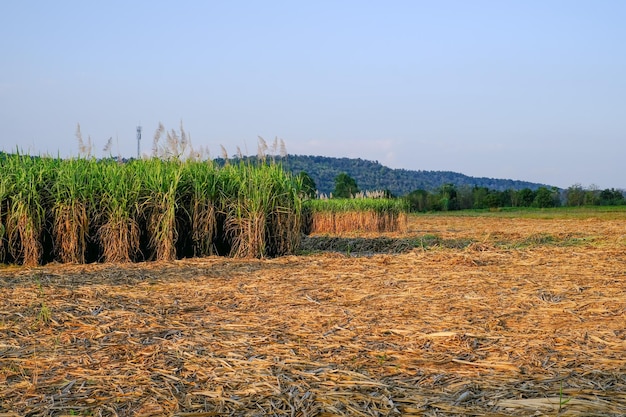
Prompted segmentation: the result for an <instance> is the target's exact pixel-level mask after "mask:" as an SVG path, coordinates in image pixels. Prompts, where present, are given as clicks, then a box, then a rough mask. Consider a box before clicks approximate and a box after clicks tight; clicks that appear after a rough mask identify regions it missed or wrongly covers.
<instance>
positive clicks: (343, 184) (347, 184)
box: [333, 172, 359, 198]
mask: <svg viewBox="0 0 626 417" xmlns="http://www.w3.org/2000/svg"><path fill="white" fill-rule="evenodd" d="M358 192H359V187H358V186H357V184H356V181H355V180H354V178H352V177H351V176H349V175H348V174H346V173H345V172H342V173H341V174H339V175H337V177H335V189H334V190H333V197H334V198H351V197H353V196H355V195H356V194H357V193H358Z"/></svg>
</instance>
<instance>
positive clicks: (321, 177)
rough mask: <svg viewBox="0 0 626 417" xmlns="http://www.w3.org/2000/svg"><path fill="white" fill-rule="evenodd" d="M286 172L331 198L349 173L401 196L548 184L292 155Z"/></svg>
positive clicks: (362, 185) (368, 186) (360, 181)
mask: <svg viewBox="0 0 626 417" xmlns="http://www.w3.org/2000/svg"><path fill="white" fill-rule="evenodd" d="M276 161H277V162H281V163H282V164H283V166H284V167H285V169H287V170H289V171H291V172H293V173H295V174H297V173H299V172H301V171H305V172H306V173H307V174H309V175H310V176H311V178H313V180H314V181H315V184H316V185H317V189H318V190H319V191H320V192H321V193H325V194H327V195H328V194H329V193H330V192H332V190H333V189H334V188H335V183H334V180H335V177H336V176H337V175H339V174H340V173H342V172H345V173H347V174H348V175H350V176H351V177H352V178H354V179H355V180H356V182H357V185H358V186H359V188H360V189H361V190H389V191H391V192H392V193H393V194H394V195H396V196H401V195H405V194H408V193H410V192H411V191H415V190H418V189H423V190H427V191H432V190H434V189H437V188H438V187H441V186H442V185H444V184H454V185H455V186H457V187H460V186H470V187H474V186H477V187H486V188H488V189H490V190H497V191H504V190H509V189H513V190H521V189H522V188H530V189H531V190H536V189H537V188H539V187H542V186H545V185H544V184H537V183H532V182H527V181H517V180H510V179H495V178H484V177H483V178H477V177H469V176H467V175H463V174H459V173H457V172H450V171H409V170H405V169H391V168H387V167H385V166H383V165H381V164H379V163H378V161H376V162H373V161H366V160H363V159H360V158H359V159H352V158H331V157H326V156H303V155H288V156H286V157H282V158H281V157H276Z"/></svg>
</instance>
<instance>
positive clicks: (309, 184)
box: [298, 171, 317, 198]
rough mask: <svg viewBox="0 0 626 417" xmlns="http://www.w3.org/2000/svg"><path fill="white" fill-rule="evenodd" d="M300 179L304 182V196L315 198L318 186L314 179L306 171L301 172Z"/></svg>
mask: <svg viewBox="0 0 626 417" xmlns="http://www.w3.org/2000/svg"><path fill="white" fill-rule="evenodd" d="M298 179H300V181H302V191H303V192H304V195H305V196H307V197H309V198H315V196H316V194H317V186H316V185H315V181H313V178H311V176H310V175H309V174H308V173H306V172H305V171H300V173H299V174H298Z"/></svg>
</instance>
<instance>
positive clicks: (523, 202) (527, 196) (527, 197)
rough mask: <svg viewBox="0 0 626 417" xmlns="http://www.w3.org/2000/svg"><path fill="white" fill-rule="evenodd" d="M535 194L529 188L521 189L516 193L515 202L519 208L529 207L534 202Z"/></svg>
mask: <svg viewBox="0 0 626 417" xmlns="http://www.w3.org/2000/svg"><path fill="white" fill-rule="evenodd" d="M535 197H536V193H535V192H534V191H533V190H531V189H530V188H522V189H521V190H519V191H518V192H517V202H518V204H519V206H520V207H530V206H532V205H533V203H534V201H535Z"/></svg>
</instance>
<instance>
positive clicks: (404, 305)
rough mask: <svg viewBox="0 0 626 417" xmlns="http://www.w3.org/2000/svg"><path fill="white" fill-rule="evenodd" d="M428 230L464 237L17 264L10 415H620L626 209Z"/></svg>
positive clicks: (9, 346) (461, 221)
mask: <svg viewBox="0 0 626 417" xmlns="http://www.w3.org/2000/svg"><path fill="white" fill-rule="evenodd" d="M426 235H436V236H438V237H439V238H441V239H443V240H446V239H457V240H463V241H466V242H467V244H465V245H463V246H459V247H452V246H446V245H431V246H428V247H424V248H420V247H416V248H415V249H413V250H411V251H409V252H407V253H403V254H375V255H372V256H367V257H364V256H363V257H357V256H348V255H346V254H339V253H328V252H325V253H313V254H310V255H306V256H286V257H279V258H275V259H267V260H259V259H253V260H246V259H233V258H224V257H207V258H198V259H187V260H182V261H174V262H167V263H164V262H154V263H143V264H98V265H53V264H51V265H47V266H44V267H37V268H22V267H21V268H17V267H4V268H2V269H0V315H1V316H0V317H1V318H0V415H3V416H6V415H12V414H11V413H14V414H15V415H30V416H39V415H41V416H43V415H70V414H87V415H119V416H130V415H134V416H156V415H175V416H181V417H182V416H213V415H251V416H252V415H264V414H270V415H290V416H291V415H294V416H316V415H326V416H330V415H368V416H369V415H392V416H394V415H404V416H406V415H426V416H440V415H500V416H505V415H507V416H508V415H519V416H526V415H570V416H572V415H580V416H583V415H584V416H588V415H616V416H617V415H624V414H626V356H625V355H624V353H625V352H626V329H625V327H624V323H626V296H625V294H626V222H625V221H624V219H621V218H615V217H613V218H582V219H581V218H578V219H563V218H561V219H548V218H534V219H532V218H505V217H480V216H479V217H459V216H430V215H428V216H426V215H424V216H411V217H410V220H409V224H408V227H407V230H406V232H404V233H402V234H399V233H395V234H388V235H386V236H388V237H391V238H407V237H411V238H412V237H420V236H421V237H423V236H426ZM353 236H354V234H353ZM358 236H361V237H365V238H368V237H375V236H377V235H373V234H370V235H367V234H362V235H358Z"/></svg>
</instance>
